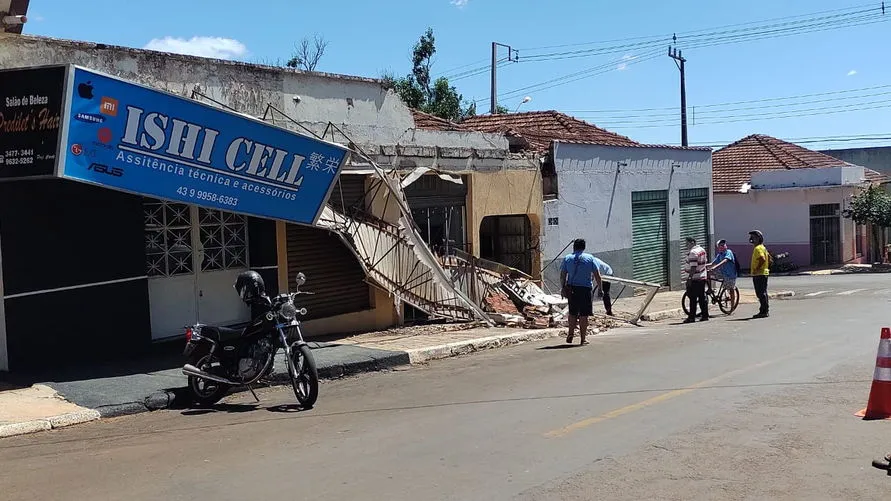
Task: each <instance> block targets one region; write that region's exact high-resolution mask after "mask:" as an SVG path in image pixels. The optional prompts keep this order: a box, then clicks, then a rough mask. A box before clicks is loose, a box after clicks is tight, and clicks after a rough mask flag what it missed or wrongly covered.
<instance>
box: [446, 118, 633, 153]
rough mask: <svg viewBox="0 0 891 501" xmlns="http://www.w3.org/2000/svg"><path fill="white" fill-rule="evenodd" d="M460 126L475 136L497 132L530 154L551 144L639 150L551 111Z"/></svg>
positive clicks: (476, 120)
mask: <svg viewBox="0 0 891 501" xmlns="http://www.w3.org/2000/svg"><path fill="white" fill-rule="evenodd" d="M461 125H463V126H464V127H466V128H468V129H471V130H475V131H479V132H500V133H504V134H507V135H508V136H513V137H515V138H518V139H520V140H521V141H522V142H523V143H524V145H525V149H528V150H533V151H545V150H547V149H548V148H550V146H551V142H552V141H555V140H561V141H564V142H570V141H585V142H587V143H588V144H600V145H610V146H640V143H638V142H637V141H634V140H632V139H630V138H628V137H626V136H622V135H619V134H616V133H615V132H610V131H608V130H606V129H601V128H600V127H597V126H596V125H592V124H589V123H588V122H585V121H582V120H579V119H577V118H573V117H571V116H569V115H566V114H563V113H560V112H558V111H554V110H549V111H531V112H526V113H505V114H502V115H479V116H475V117H471V118H468V119H466V120H464V121H463V122H461Z"/></svg>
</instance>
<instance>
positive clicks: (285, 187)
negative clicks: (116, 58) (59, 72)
mask: <svg viewBox="0 0 891 501" xmlns="http://www.w3.org/2000/svg"><path fill="white" fill-rule="evenodd" d="M70 71H72V72H73V74H72V75H70V76H69V79H68V82H69V83H68V95H67V100H66V101H67V103H66V110H65V113H64V117H65V121H64V124H63V132H62V135H63V139H64V140H65V143H64V144H63V146H64V149H63V150H62V155H61V156H62V162H61V165H60V172H59V175H60V176H61V177H63V178H67V179H73V180H77V181H82V182H87V183H93V184H98V185H102V186H105V187H109V188H113V189H119V190H123V191H127V192H131V193H136V194H140V195H147V196H152V197H157V198H163V199H168V200H174V201H180V202H186V203H190V204H195V205H201V206H205V207H210V208H215V209H221V210H226V211H231V212H239V213H243V214H248V215H253V216H261V217H268V218H273V219H281V220H285V221H290V222H294V223H300V224H309V225H312V224H315V223H316V221H317V220H318V218H319V216H320V215H321V212H322V209H323V208H324V206H325V204H326V203H327V201H328V197H329V195H330V192H331V189H332V188H333V186H334V183H335V182H336V181H337V177H338V175H339V174H340V170H341V168H342V166H343V163H344V161H345V159H346V155H347V150H346V148H344V147H343V146H341V145H338V144H334V143H329V142H326V141H321V140H318V139H315V138H311V137H308V136H303V135H300V134H296V133H294V132H290V131H287V130H285V129H281V128H279V127H275V126H272V125H268V124H266V123H264V122H262V121H259V120H255V119H252V118H250V117H246V116H243V115H239V114H237V113H231V112H228V111H225V110H221V109H218V108H213V107H210V106H207V105H205V104H202V103H198V102H196V101H193V100H190V99H186V98H182V97H179V96H175V95H172V94H168V93H166V92H162V91H158V90H153V89H150V88H147V87H143V86H141V85H136V84H133V83H129V82H126V81H123V80H120V79H117V78H114V77H110V76H106V75H103V74H99V73H95V72H92V71H88V70H85V69H82V68H78V67H74V66H72V67H71V68H70Z"/></svg>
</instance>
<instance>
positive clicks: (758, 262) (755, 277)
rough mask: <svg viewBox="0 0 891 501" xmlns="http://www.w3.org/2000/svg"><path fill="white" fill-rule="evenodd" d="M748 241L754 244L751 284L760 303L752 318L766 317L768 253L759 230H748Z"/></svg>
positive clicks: (768, 273) (768, 306) (768, 312)
mask: <svg viewBox="0 0 891 501" xmlns="http://www.w3.org/2000/svg"><path fill="white" fill-rule="evenodd" d="M749 243H751V244H752V245H754V246H755V248H754V249H752V265H751V267H750V270H751V274H752V284H753V285H754V286H755V295H756V296H758V302H759V303H760V304H761V306H760V308H759V310H758V314H756V315H754V316H753V317H752V318H767V317H769V316H770V302H769V300H768V297H767V277H768V276H769V275H770V253H769V252H767V247H765V246H764V234H762V233H761V232H760V231H759V230H752V231H750V232H749Z"/></svg>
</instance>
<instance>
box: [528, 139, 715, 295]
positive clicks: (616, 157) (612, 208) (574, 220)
mask: <svg viewBox="0 0 891 501" xmlns="http://www.w3.org/2000/svg"><path fill="white" fill-rule="evenodd" d="M552 155H553V171H554V172H553V174H554V177H555V178H556V182H551V183H546V184H548V185H549V188H550V193H549V192H548V191H546V192H545V206H544V217H545V227H544V237H543V240H542V241H543V254H544V256H545V264H546V267H545V272H544V274H543V275H544V277H543V278H544V280H545V283H546V285H547V286H548V287H549V288H550V289H551V290H559V277H560V262H561V258H562V256H563V255H565V254H567V253H569V252H571V247H567V246H569V245H570V243H571V242H572V240H573V239H575V238H584V239H585V240H586V241H587V244H588V245H587V247H588V250H589V252H591V253H592V254H594V255H596V256H598V257H600V258H601V259H603V260H604V261H606V262H607V263H609V264H610V266H612V268H613V271H614V274H615V275H616V276H618V277H622V278H631V279H636V280H642V281H646V282H652V283H658V284H660V285H663V286H667V287H670V288H671V289H678V288H680V287H681V286H682V271H681V269H682V260H683V249H682V245H683V243H682V242H683V239H684V237H685V236H688V235H690V236H693V237H694V238H696V240H697V242H698V243H700V244H701V245H702V246H703V247H705V248H706V249H710V248H711V247H712V244H713V234H714V231H713V223H712V221H713V214H712V205H713V204H712V190H711V185H712V172H711V150H709V149H707V148H675V147H665V146H605V145H597V144H582V143H571V142H562V141H555V142H554V145H553V148H552ZM711 254H713V253H711V252H710V255H711Z"/></svg>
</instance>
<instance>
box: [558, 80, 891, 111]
mask: <svg viewBox="0 0 891 501" xmlns="http://www.w3.org/2000/svg"><path fill="white" fill-rule="evenodd" d="M881 89H891V85H875V86H872V87H862V88H859V89H845V90H834V91H828V92H817V93H813V94H798V95H795V96H784V97H770V98H763V99H752V100H747V101H731V102H725V103H712V104H702V105H699V106H697V108H718V107H724V106H735V105H738V104H754V103H767V102H776V101H785V100H789V99H802V98H808V97H820V96H836V95H839V94H847V93H851V92H864V91H868V90H881ZM841 99H848V98H841ZM677 109H678V108H677V107H676V106H669V107H664V108H637V109H630V110H618V109H616V110H567V112H568V113H625V112H631V113H632V114H634V113H635V112H647V111H677Z"/></svg>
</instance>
